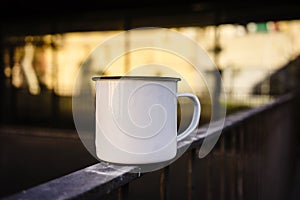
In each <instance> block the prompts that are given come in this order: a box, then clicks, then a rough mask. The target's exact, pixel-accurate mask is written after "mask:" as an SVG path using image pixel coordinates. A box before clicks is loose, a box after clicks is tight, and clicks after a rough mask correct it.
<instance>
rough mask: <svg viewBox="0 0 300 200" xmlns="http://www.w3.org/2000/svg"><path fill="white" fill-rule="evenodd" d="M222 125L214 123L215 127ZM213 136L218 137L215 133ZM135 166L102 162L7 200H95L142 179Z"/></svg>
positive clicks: (230, 120)
mask: <svg viewBox="0 0 300 200" xmlns="http://www.w3.org/2000/svg"><path fill="white" fill-rule="evenodd" d="M293 97H294V95H293V94H288V95H285V96H283V97H281V98H279V99H277V100H275V101H274V102H271V103H269V104H267V105H264V106H261V107H258V108H254V109H250V110H247V111H243V112H240V113H237V114H234V115H231V116H228V117H226V120H225V124H224V127H223V132H224V131H225V132H228V133H230V131H228V130H230V129H233V128H236V127H237V126H238V125H240V124H241V123H242V122H243V121H245V120H247V119H249V118H251V117H253V116H255V115H257V114H259V113H263V112H265V111H268V110H271V109H273V108H276V107H278V106H280V105H283V104H285V103H287V102H289V101H291V100H293ZM214 124H218V122H214V123H211V124H210V126H214ZM208 127H209V125H205V126H203V127H201V128H199V129H197V134H196V135H195V136H193V137H190V138H189V139H187V140H183V141H181V142H179V144H178V147H179V148H181V147H186V146H189V149H194V148H196V147H199V146H200V145H201V144H202V142H203V134H205V133H206V131H207V129H208ZM220 128H221V127H218V126H216V128H215V129H213V131H215V132H218V131H221V130H220ZM211 134H214V132H212V133H211ZM134 169H135V167H134V166H119V165H112V164H107V163H99V164H96V165H93V166H90V167H87V168H85V169H82V170H79V171H76V172H74V173H71V174H69V175H66V176H63V177H60V178H57V179H54V180H52V181H49V182H47V183H44V184H41V185H38V186H36V187H33V188H31V189H28V190H25V191H23V192H20V193H17V194H14V195H12V196H9V197H7V198H6V199H7V200H15V199H44V200H47V199H77V198H82V197H84V198H89V199H94V198H98V197H101V196H104V195H106V194H108V193H109V192H111V191H113V190H116V189H118V188H120V187H121V186H123V185H125V184H127V183H130V182H131V181H133V180H134V179H136V178H138V177H139V176H140V174H137V173H130V172H131V171H133V170H134Z"/></svg>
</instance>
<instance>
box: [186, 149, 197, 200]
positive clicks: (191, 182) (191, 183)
mask: <svg viewBox="0 0 300 200" xmlns="http://www.w3.org/2000/svg"><path fill="white" fill-rule="evenodd" d="M195 155H196V149H192V150H191V151H190V152H189V155H188V184H187V187H188V200H192V199H195V190H194V188H195V178H194V177H195V176H194V171H195Z"/></svg>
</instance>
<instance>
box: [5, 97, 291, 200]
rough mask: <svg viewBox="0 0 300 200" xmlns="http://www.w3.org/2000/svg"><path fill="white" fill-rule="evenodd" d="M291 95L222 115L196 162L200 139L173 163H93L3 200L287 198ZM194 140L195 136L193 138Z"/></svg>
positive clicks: (200, 129) (202, 129)
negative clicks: (146, 168) (215, 135)
mask: <svg viewBox="0 0 300 200" xmlns="http://www.w3.org/2000/svg"><path fill="white" fill-rule="evenodd" d="M295 102H296V98H295V95H292V94H288V95H285V96H282V97H280V98H278V99H276V100H274V101H272V102H271V103H269V104H266V105H263V106H261V107H257V108H253V109H250V110H247V111H243V112H240V113H236V114H234V115H231V116H228V117H226V120H225V125H224V128H223V130H222V135H221V137H220V138H219V141H218V143H217V145H216V146H215V147H214V149H213V151H212V152H210V154H208V156H206V157H205V158H203V159H199V158H198V151H199V149H200V148H201V144H202V142H203V139H201V137H200V136H199V135H201V134H203V133H205V132H206V130H207V128H208V126H203V127H200V128H199V129H197V135H196V136H195V137H192V138H191V140H190V141H189V142H188V143H187V144H186V145H190V147H189V149H188V150H187V152H186V153H185V154H184V155H183V156H182V157H181V158H180V159H178V160H177V161H176V162H174V163H172V164H171V165H169V166H167V167H165V168H163V169H161V170H159V171H156V172H149V173H144V174H138V173H130V171H131V170H132V169H133V167H129V166H115V165H111V164H106V163H98V164H95V165H93V166H90V167H87V168H85V169H82V170H79V171H76V172H74V173H71V174H69V175H66V176H63V177H60V178H57V179H54V180H52V181H50V182H46V183H44V184H41V185H38V186H36V187H33V188H30V189H28V190H24V191H22V192H20V193H17V194H14V195H12V196H9V197H7V198H6V199H10V200H14V199H46V200H47V199H82V198H83V199H96V198H98V199H99V198H103V199H141V198H143V199H159V198H160V199H189V200H191V199H200V198H201V199H207V200H210V199H288V195H289V194H291V185H290V183H291V182H292V178H293V174H292V173H293V170H292V167H293V165H294V163H293V162H294V156H295V155H294V150H295V149H294V147H295V138H294V137H295V134H294V133H295V132H296V131H295V130H296V123H295V120H294V119H295V115H294V114H295V112H293V111H294V110H295V105H297V104H296V103H295ZM198 136H199V137H198Z"/></svg>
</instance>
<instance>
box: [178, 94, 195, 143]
mask: <svg viewBox="0 0 300 200" xmlns="http://www.w3.org/2000/svg"><path fill="white" fill-rule="evenodd" d="M179 97H187V98H189V99H191V100H192V101H193V103H194V113H193V119H192V121H191V123H190V125H189V127H188V128H187V129H186V130H185V131H183V132H182V133H181V134H179V135H178V136H177V142H179V141H180V140H183V139H184V138H186V137H187V136H188V135H189V134H191V133H192V132H193V130H194V129H195V128H196V127H197V125H198V123H199V119H200V113H201V105H200V101H199V99H198V97H197V96H196V95H194V94H191V93H180V94H177V98H179Z"/></svg>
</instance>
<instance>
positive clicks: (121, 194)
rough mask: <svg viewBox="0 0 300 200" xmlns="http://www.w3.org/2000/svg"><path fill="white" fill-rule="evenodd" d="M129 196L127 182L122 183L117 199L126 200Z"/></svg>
mask: <svg viewBox="0 0 300 200" xmlns="http://www.w3.org/2000/svg"><path fill="white" fill-rule="evenodd" d="M128 196H129V183H127V184H125V185H123V186H122V187H120V188H119V190H118V200H128V199H129V198H128Z"/></svg>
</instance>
